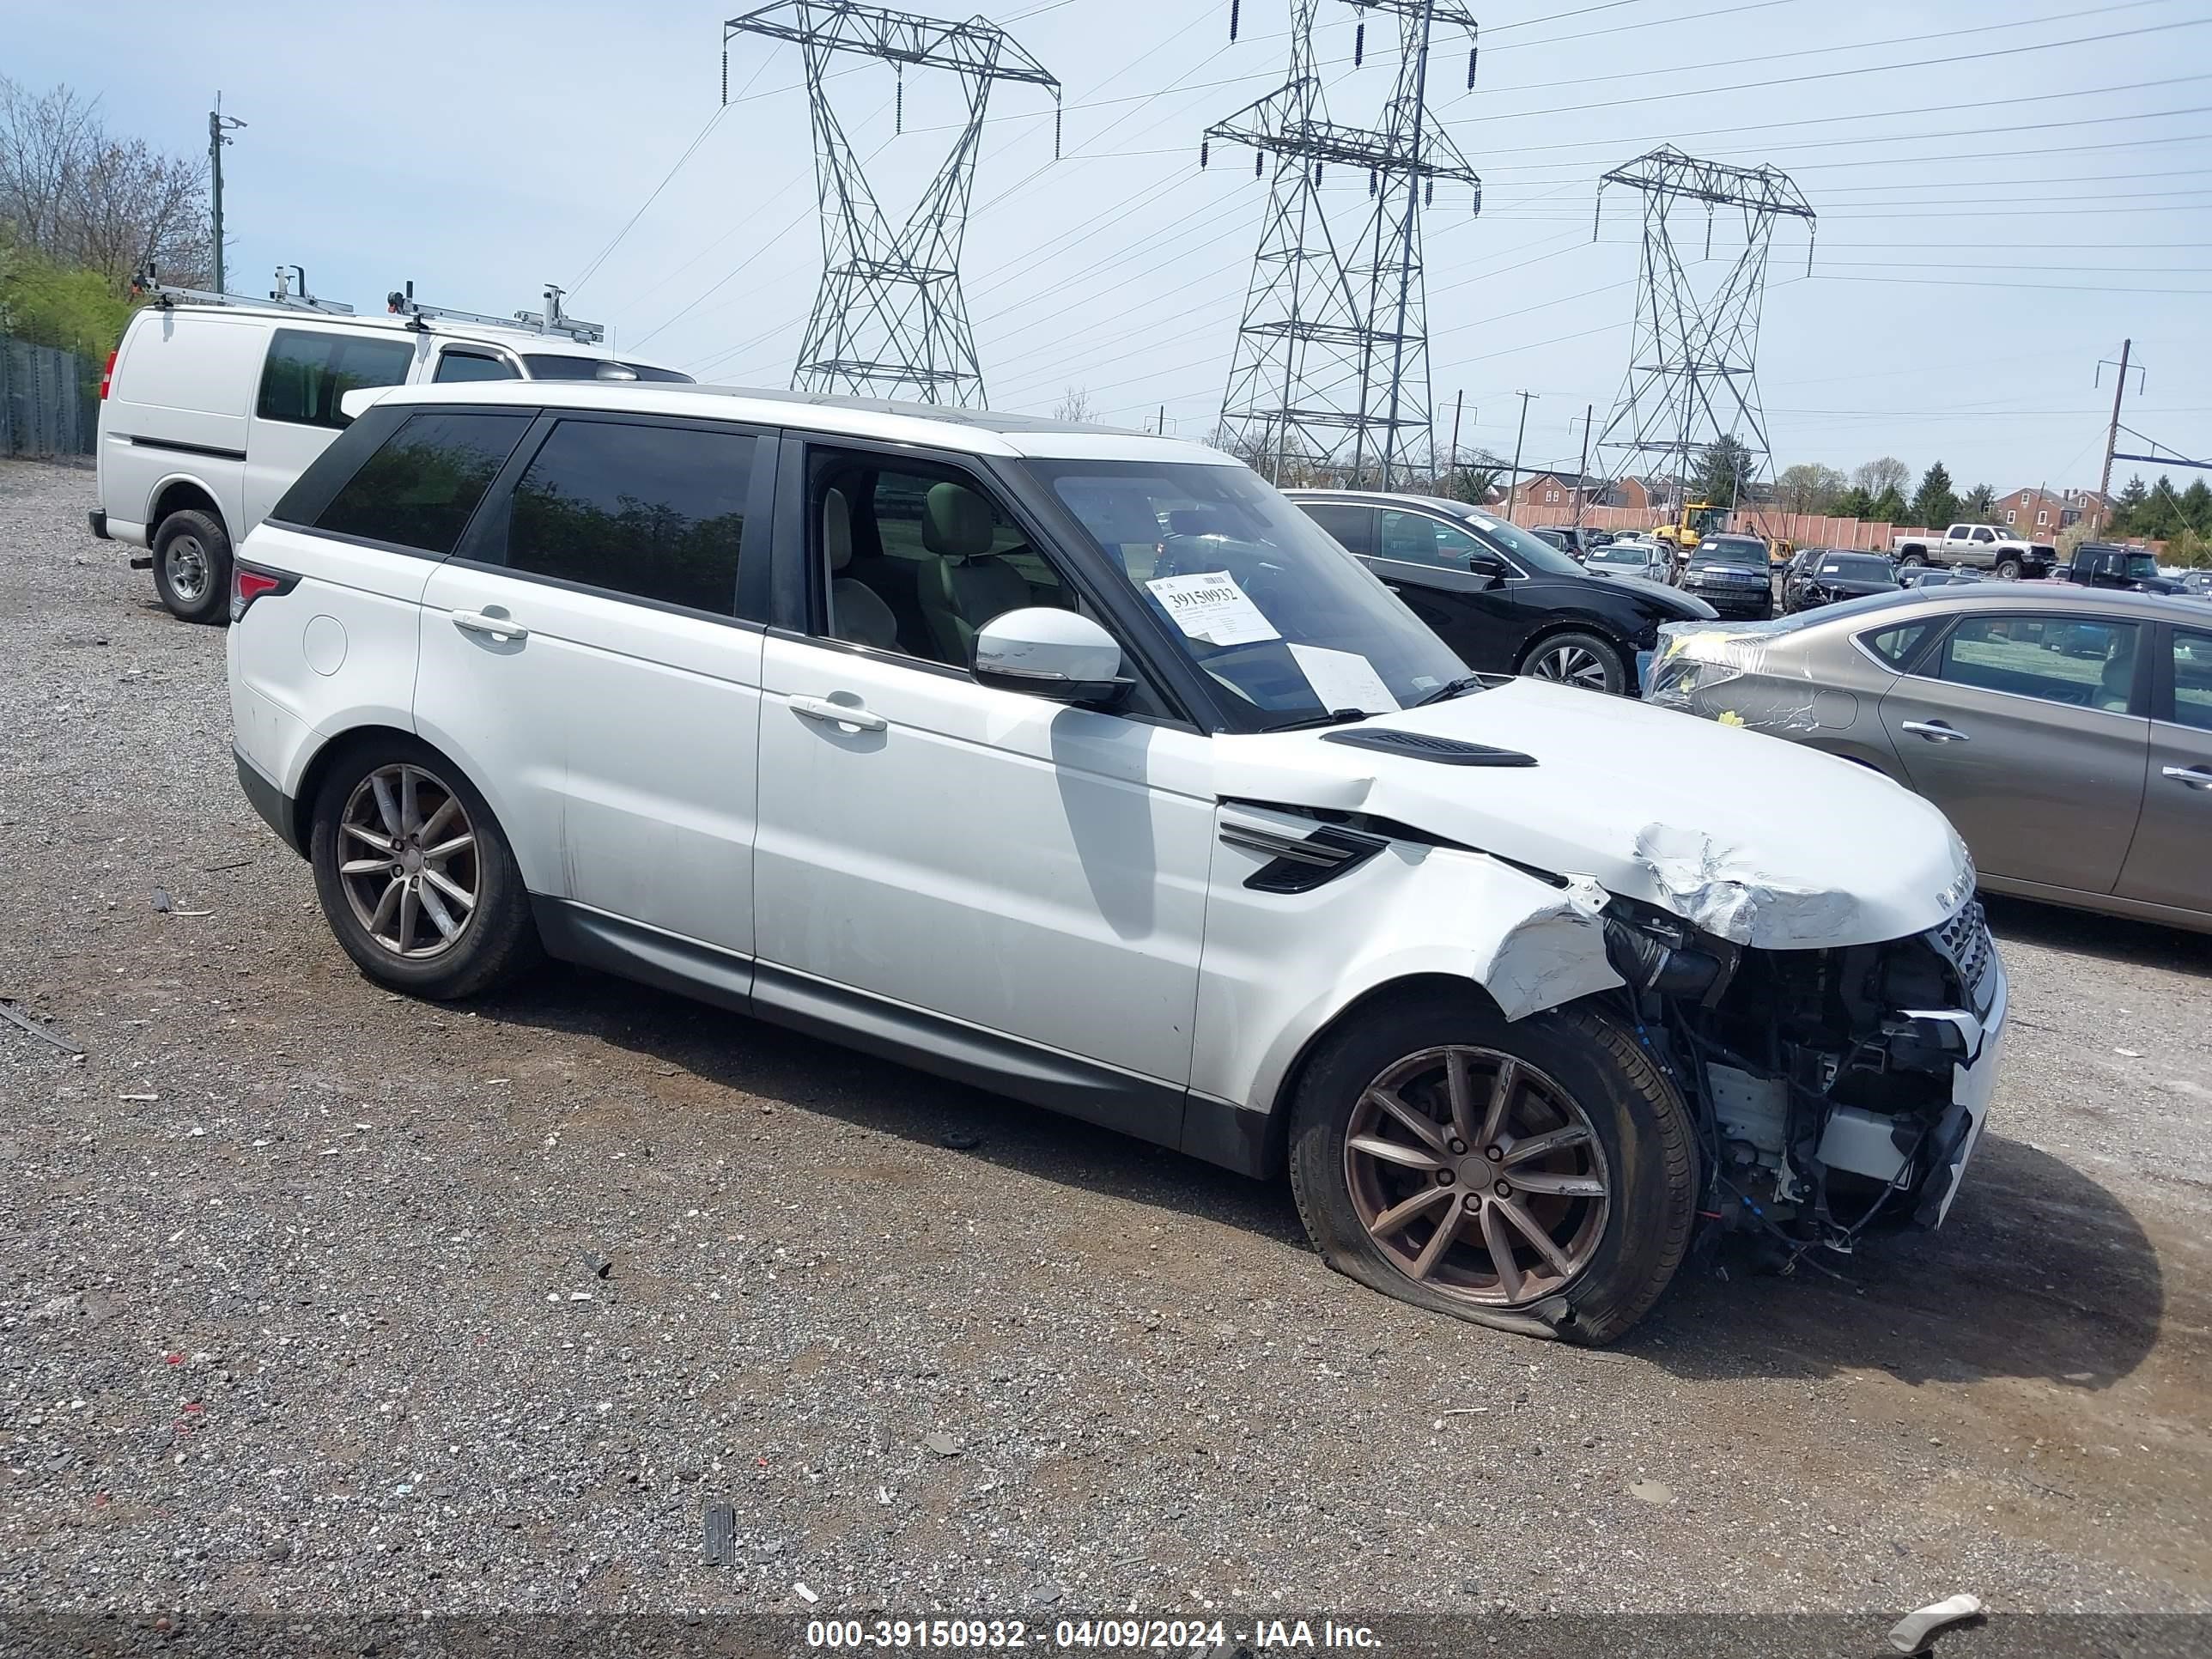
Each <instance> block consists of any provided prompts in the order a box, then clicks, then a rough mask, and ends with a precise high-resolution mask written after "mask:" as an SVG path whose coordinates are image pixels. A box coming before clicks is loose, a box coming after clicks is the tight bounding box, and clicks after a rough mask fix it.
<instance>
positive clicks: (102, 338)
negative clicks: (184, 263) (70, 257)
mask: <svg viewBox="0 0 2212 1659" xmlns="http://www.w3.org/2000/svg"><path fill="white" fill-rule="evenodd" d="M130 319H131V302H130V301H128V300H124V299H119V298H118V297H117V295H116V294H115V292H114V290H113V289H112V288H110V287H109V285H108V283H107V279H106V277H104V276H101V275H100V273H99V272H98V271H96V270H72V269H70V268H69V267H67V266H64V265H59V264H55V263H54V262H53V261H52V260H51V259H47V258H42V257H41V256H40V255H38V254H35V253H32V252H28V251H27V250H25V249H22V248H20V247H17V248H4V249H0V333H6V334H12V335H14V336H15V337H16V338H17V339H19V340H28V341H30V342H31V343H33V344H34V345H50V346H59V347H61V348H62V349H64V351H74V352H76V353H77V354H78V355H79V356H84V357H90V358H92V359H93V360H94V362H98V361H100V360H101V359H104V358H105V357H106V356H107V354H108V353H109V352H111V351H112V350H114V349H115V343H116V342H117V341H118V340H119V339H121V338H122V337H123V325H124V324H125V323H126V322H128V321H129V320H130Z"/></svg>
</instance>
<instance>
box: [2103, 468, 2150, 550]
mask: <svg viewBox="0 0 2212 1659" xmlns="http://www.w3.org/2000/svg"><path fill="white" fill-rule="evenodd" d="M2149 499H2150V489H2149V486H2148V485H2147V484H2145V483H2143V481H2142V473H2140V472H2138V473H2136V475H2135V477H2132V478H2130V479H2129V480H2128V482H2127V484H2126V487H2125V488H2124V489H2122V490H2121V491H2120V493H2119V495H2118V497H2117V498H2116V499H2115V500H2114V501H2113V503H2112V533H2113V534H2114V535H2116V536H2130V535H2133V534H2134V533H2135V528H2136V514H2137V513H2140V512H2142V506H2143V503H2144V502H2145V501H2148V500H2149Z"/></svg>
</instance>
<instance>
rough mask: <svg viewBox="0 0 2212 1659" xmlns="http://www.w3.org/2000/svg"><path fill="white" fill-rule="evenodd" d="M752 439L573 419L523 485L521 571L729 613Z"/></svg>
mask: <svg viewBox="0 0 2212 1659" xmlns="http://www.w3.org/2000/svg"><path fill="white" fill-rule="evenodd" d="M752 461H753V440H752V439H751V437H750V435H746V434H744V433H741V432H697V431H687V430H685V429H684V428H678V427H664V426H643V425H632V424H629V423H627V422H611V421H605V422H603V421H563V422H561V423H560V424H559V425H558V426H556V427H555V428H553V434H552V435H551V436H550V437H549V438H548V439H546V441H545V445H544V447H543V448H542V449H540V450H539V451H538V453H537V455H536V457H535V458H534V459H532V461H531V463H530V465H529V468H528V470H527V471H525V472H524V473H523V475H522V478H521V481H520V483H517V484H516V485H515V489H514V507H513V514H512V516H511V517H510V519H509V521H508V529H507V566H508V568H511V569H514V570H526V571H529V572H532V574H537V575H540V576H557V577H559V578H560V579H561V580H563V581H572V582H581V583H583V584H584V585H585V586H590V587H604V588H609V589H611V590H612V591H614V592H617V593H628V594H632V595H635V597H636V598H639V599H659V600H661V601H662V602H664V603H665V604H668V605H689V606H690V607H691V608H692V609H694V610H696V611H713V612H714V613H715V614H716V615H718V616H728V615H730V614H731V613H732V611H734V610H735V609H736V605H737V582H738V544H739V543H740V542H741V541H742V539H743V538H744V523H745V520H744V513H745V492H746V490H747V489H748V488H749V487H750V484H751V482H752Z"/></svg>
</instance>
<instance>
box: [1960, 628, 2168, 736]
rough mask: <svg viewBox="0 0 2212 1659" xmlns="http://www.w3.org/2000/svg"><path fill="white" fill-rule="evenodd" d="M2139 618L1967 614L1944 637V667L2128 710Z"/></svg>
mask: <svg viewBox="0 0 2212 1659" xmlns="http://www.w3.org/2000/svg"><path fill="white" fill-rule="evenodd" d="M1939 671H1940V673H1941V676H1942V678H1944V679H1947V680H1949V681H1952V682H1953V683H1954V684H1959V685H1972V686H1979V687H1980V688H1982V689H1983V690H1988V691H2009V692H2011V693H2012V694H2013V695H2014V696H2021V697H2036V698H2039V699H2041V700H2042V701H2043V702H2062V703H2065V704H2068V705H2069V706H2070V707H2072V708H2100V709H2103V710H2105V711H2106V712H2107V713H2109V714H2125V713H2127V710H2128V694H2129V691H2130V689H2131V688H2132V687H2133V686H2134V684H2135V677H2136V624H2135V623H2124V622H2104V621H2090V620H2087V619H2083V618H2078V617H2021V616H1996V617H1967V618H1966V620H1965V621H1964V622H1962V623H1960V624H1959V625H1958V627H1956V628H1954V629H1952V630H1951V637H1950V638H1949V639H1948V640H1946V641H1944V642H1943V652H1942V659H1941V667H1940V670H1939Z"/></svg>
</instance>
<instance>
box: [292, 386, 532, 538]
mask: <svg viewBox="0 0 2212 1659" xmlns="http://www.w3.org/2000/svg"><path fill="white" fill-rule="evenodd" d="M531 418H532V417H531V416H528V415H526V414H521V413H516V414H513V415H463V414H447V413H442V412H441V413H437V414H422V415H410V416H408V417H407V419H406V420H405V421H404V422H403V423H402V424H401V425H400V428H399V429H398V431H396V432H394V433H393V434H392V436H391V437H389V438H387V439H386V441H384V443H383V444H382V445H381V446H380V447H379V448H378V450H377V452H376V453H374V455H371V456H370V457H369V458H368V460H366V461H364V462H363V463H362V467H361V470H360V471H358V472H356V473H355V474H354V475H353V477H351V478H350V479H349V480H348V481H347V482H346V483H345V484H344V486H343V488H341V489H339V490H338V492H337V495H335V496H333V497H332V498H331V504H330V505H329V506H328V507H325V508H324V509H323V511H322V513H320V514H319V516H318V517H317V518H316V520H315V527H316V528H317V529H319V530H334V531H337V532H339V533H340V534H342V535H347V536H366V537H368V538H369V539H370V540H372V541H379V542H396V543H397V544H399V545H400V546H402V547H412V548H419V549H420V550H422V551H423V552H425V553H435V554H437V555H439V556H441V557H442V556H444V555H446V554H447V553H450V552H452V551H453V544H455V543H456V542H458V541H459V540H460V538H461V531H462V528H463V527H464V526H465V525H467V523H468V521H469V514H471V513H473V512H475V511H476V510H477V502H478V501H482V500H483V494H484V491H485V490H486V489H489V488H490V487H491V481H492V479H493V478H494V477H496V476H497V475H498V472H499V470H500V468H501V466H503V465H506V462H507V456H508V455H509V454H511V453H513V449H514V447H515V445H516V444H518V443H520V441H522V435H523V434H524V433H525V432H526V431H528V430H529V429H530V422H531Z"/></svg>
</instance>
